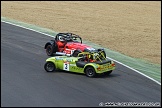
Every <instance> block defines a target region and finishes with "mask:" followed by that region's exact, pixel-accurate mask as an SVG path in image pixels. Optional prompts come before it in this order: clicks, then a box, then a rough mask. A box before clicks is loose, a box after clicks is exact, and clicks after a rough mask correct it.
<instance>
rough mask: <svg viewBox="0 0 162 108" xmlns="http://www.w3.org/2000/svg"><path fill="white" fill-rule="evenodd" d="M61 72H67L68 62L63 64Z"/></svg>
mask: <svg viewBox="0 0 162 108" xmlns="http://www.w3.org/2000/svg"><path fill="white" fill-rule="evenodd" d="M63 70H67V71H69V62H64V64H63Z"/></svg>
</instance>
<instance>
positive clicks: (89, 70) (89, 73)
mask: <svg viewBox="0 0 162 108" xmlns="http://www.w3.org/2000/svg"><path fill="white" fill-rule="evenodd" d="M85 74H86V76H88V77H95V76H96V71H95V69H94V68H93V67H87V68H86V69H85Z"/></svg>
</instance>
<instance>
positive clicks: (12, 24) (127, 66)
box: [1, 20, 161, 85]
mask: <svg viewBox="0 0 162 108" xmlns="http://www.w3.org/2000/svg"><path fill="white" fill-rule="evenodd" d="M1 22H4V23H7V24H11V25H14V26H18V27H21V28H24V29H28V30H31V31H34V32H37V33H40V34H44V35H46V36H50V37H54V36H52V35H49V34H46V33H42V32H39V31H37V30H33V29H30V28H27V27H24V26H20V25H17V24H13V23H10V22H6V21H2V20H1ZM107 58H109V59H111V60H113V61H115V62H117V63H119V64H121V65H123V66H125V67H127V68H129V69H131V70H133V71H135V72H137V73H139V74H141V75H143V76H145V77H147V78H149V79H150V80H152V81H154V82H156V83H157V84H159V85H161V83H160V82H158V81H156V80H155V79H153V78H151V77H149V76H147V75H145V74H143V73H141V72H139V71H138V70H136V69H133V68H131V67H129V66H127V65H125V64H123V63H121V62H119V61H117V60H114V59H112V58H110V57H107Z"/></svg>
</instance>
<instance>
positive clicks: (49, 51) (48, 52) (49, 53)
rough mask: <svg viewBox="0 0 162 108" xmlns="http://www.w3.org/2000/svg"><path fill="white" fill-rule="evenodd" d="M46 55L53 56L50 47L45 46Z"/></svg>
mask: <svg viewBox="0 0 162 108" xmlns="http://www.w3.org/2000/svg"><path fill="white" fill-rule="evenodd" d="M46 53H47V55H48V56H52V55H53V49H52V45H47V47H46Z"/></svg>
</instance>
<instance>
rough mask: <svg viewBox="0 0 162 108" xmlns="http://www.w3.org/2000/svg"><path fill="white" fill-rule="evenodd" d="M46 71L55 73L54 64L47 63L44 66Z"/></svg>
mask: <svg viewBox="0 0 162 108" xmlns="http://www.w3.org/2000/svg"><path fill="white" fill-rule="evenodd" d="M44 69H45V70H46V71H47V72H53V71H55V69H56V66H55V64H54V63H53V62H46V63H45V65H44Z"/></svg>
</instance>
